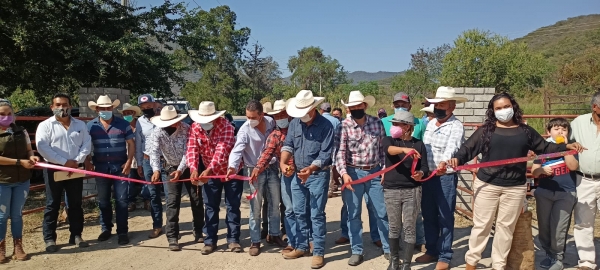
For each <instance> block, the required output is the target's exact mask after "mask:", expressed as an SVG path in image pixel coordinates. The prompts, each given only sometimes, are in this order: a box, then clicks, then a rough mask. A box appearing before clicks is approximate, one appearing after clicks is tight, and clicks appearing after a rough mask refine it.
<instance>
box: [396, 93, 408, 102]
mask: <svg viewBox="0 0 600 270" xmlns="http://www.w3.org/2000/svg"><path fill="white" fill-rule="evenodd" d="M396 101H404V102H408V103H410V97H409V96H408V94H406V93H404V92H400V93H397V94H395V95H394V102H396Z"/></svg>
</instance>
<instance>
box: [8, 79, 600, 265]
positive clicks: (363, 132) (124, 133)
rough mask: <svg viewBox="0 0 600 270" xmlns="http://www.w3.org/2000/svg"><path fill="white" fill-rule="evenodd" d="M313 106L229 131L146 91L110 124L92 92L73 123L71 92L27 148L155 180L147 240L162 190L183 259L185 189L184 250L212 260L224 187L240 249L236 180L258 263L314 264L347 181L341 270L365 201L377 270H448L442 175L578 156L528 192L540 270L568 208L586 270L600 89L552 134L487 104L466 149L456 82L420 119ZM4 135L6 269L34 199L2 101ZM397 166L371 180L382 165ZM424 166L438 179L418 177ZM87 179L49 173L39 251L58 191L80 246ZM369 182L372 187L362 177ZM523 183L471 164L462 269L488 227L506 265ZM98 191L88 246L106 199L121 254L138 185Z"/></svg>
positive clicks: (251, 113) (450, 219)
mask: <svg viewBox="0 0 600 270" xmlns="http://www.w3.org/2000/svg"><path fill="white" fill-rule="evenodd" d="M324 99H325V98H323V97H315V96H313V93H312V91H309V90H301V91H300V92H299V93H298V94H297V95H296V96H295V97H294V98H291V99H289V100H277V101H275V102H274V103H273V105H272V106H268V107H267V106H263V104H261V103H260V102H258V101H254V100H252V101H250V102H248V104H247V106H246V108H245V109H246V110H245V111H246V117H247V121H246V122H245V123H244V124H243V125H242V126H241V128H240V129H239V131H238V133H237V136H236V135H234V126H233V125H232V124H231V122H229V121H228V120H227V119H226V118H225V117H223V116H224V114H225V111H218V110H217V109H216V106H215V104H214V103H213V102H212V101H203V102H201V103H200V105H199V108H198V110H190V111H189V112H188V114H181V113H180V112H178V111H177V110H176V108H175V107H173V106H169V105H167V106H164V107H163V108H162V109H161V110H160V111H159V112H158V113H157V110H156V109H157V108H158V107H159V106H160V105H157V101H156V100H155V99H154V97H153V96H152V95H149V94H145V95H141V96H139V97H138V105H137V106H131V105H130V104H124V106H123V110H119V112H120V113H121V114H122V115H123V117H122V118H121V117H116V116H115V115H113V110H115V109H117V108H118V106H119V105H120V102H119V100H114V101H113V100H112V99H111V98H110V97H109V96H104V95H103V96H100V97H99V98H98V100H97V101H96V102H89V104H88V105H89V107H90V108H91V109H92V110H94V111H96V112H97V113H98V117H97V118H95V119H93V120H91V121H89V122H88V123H87V124H86V123H84V122H83V121H80V120H77V119H75V118H73V117H71V116H70V109H71V108H72V104H71V98H70V97H69V96H67V95H64V94H57V95H55V96H54V97H53V99H52V104H51V108H52V111H53V114H54V116H53V117H50V118H49V119H47V120H45V121H44V122H42V123H40V125H39V126H38V129H37V131H36V140H35V141H36V145H37V151H38V152H39V154H40V155H41V156H42V157H43V158H44V160H45V161H46V162H48V163H51V164H57V165H60V166H64V167H69V168H85V169H86V170H88V171H95V172H99V173H104V174H110V175H116V176H129V177H131V178H135V177H141V178H142V179H145V180H146V181H148V182H152V184H149V185H146V187H145V192H144V193H145V195H144V197H145V198H146V199H148V201H149V203H148V208H149V210H150V212H151V217H152V221H153V222H152V229H151V231H150V234H149V237H150V238H156V237H159V236H160V235H162V234H163V230H162V226H163V220H162V211H163V208H162V202H161V196H160V195H161V194H160V188H159V186H160V185H163V184H164V187H165V188H164V192H165V195H166V219H167V221H166V227H165V228H166V229H165V230H166V232H165V234H166V238H167V241H168V249H169V250H172V251H177V250H180V246H179V243H178V240H179V213H180V210H181V209H180V208H181V196H182V188H183V187H185V188H186V190H187V193H188V194H189V197H190V204H191V207H190V209H191V211H192V216H193V235H194V237H195V241H196V242H197V243H204V247H203V248H202V250H201V253H202V254H204V255H208V254H210V253H212V252H214V251H215V250H216V247H217V232H218V224H219V212H220V203H221V196H222V193H223V191H224V193H225V196H224V198H225V205H226V214H225V221H226V224H227V237H226V239H227V249H228V250H229V251H231V252H238V253H239V252H242V251H243V248H242V246H241V244H240V226H241V224H240V223H241V214H240V205H241V196H242V192H243V189H244V181H242V180H238V177H235V175H243V176H247V177H249V179H250V180H249V181H248V182H249V187H250V190H251V192H252V193H253V194H254V195H253V197H251V198H250V217H249V230H250V240H251V243H250V247H249V249H248V252H249V254H250V255H251V256H257V255H259V254H260V253H261V248H262V247H261V242H262V241H261V240H262V239H263V238H265V237H266V238H267V242H268V243H272V244H276V245H279V246H281V247H282V248H283V249H282V256H283V258H285V259H297V258H300V257H303V256H309V255H312V264H311V267H312V268H313V269H318V268H321V267H322V266H323V265H324V264H325V262H324V256H325V251H326V250H325V237H326V233H327V232H326V215H325V205H326V203H327V200H328V198H330V197H332V194H333V191H334V190H335V189H337V188H338V187H339V186H340V185H342V184H343V185H344V187H345V189H343V191H342V192H341V196H342V201H343V206H342V209H341V210H340V211H341V214H342V217H341V222H340V223H341V230H342V236H341V237H340V238H339V239H337V240H336V244H344V243H350V250H351V255H350V258H349V260H348V264H349V265H352V266H356V265H359V264H361V263H362V262H363V259H364V258H363V254H364V248H365V247H364V245H363V242H362V231H363V226H362V221H361V216H362V213H361V211H362V200H363V197H364V199H365V203H366V206H367V210H368V216H369V227H370V230H371V233H370V235H371V240H372V241H373V243H375V244H376V245H378V246H380V247H381V248H382V250H383V255H384V257H385V258H386V259H388V260H389V266H388V270H396V269H402V270H407V269H410V265H411V261H412V257H413V254H414V252H415V250H417V251H420V250H421V248H422V246H421V245H424V249H425V253H424V254H423V255H421V256H419V257H417V258H416V260H415V261H416V262H418V263H430V262H437V264H436V269H448V268H449V267H450V265H449V264H450V261H451V260H452V255H453V251H452V242H453V231H454V210H455V206H456V187H457V183H458V176H457V171H455V170H453V168H456V167H457V166H459V165H462V164H465V163H467V162H469V161H471V160H472V159H474V158H476V157H478V156H481V157H480V159H481V161H482V162H485V161H495V160H504V159H510V158H517V157H524V156H527V155H528V153H529V152H530V151H533V152H534V153H535V154H543V153H553V152H559V151H565V150H567V149H569V150H576V151H577V152H578V154H577V155H567V156H565V157H563V158H557V159H552V160H541V161H539V162H537V161H536V164H535V165H534V167H533V168H532V170H533V174H534V175H535V176H539V177H540V178H541V180H540V181H541V184H540V188H539V189H538V190H536V192H535V197H536V199H537V200H538V202H537V203H538V207H537V211H538V217H539V218H538V219H539V222H540V241H541V243H542V248H543V249H544V250H545V251H546V253H547V258H546V259H545V260H544V261H542V262H541V264H540V265H541V266H542V267H544V268H549V269H552V270H555V269H562V263H561V261H562V259H563V258H564V244H565V237H566V233H567V230H568V226H569V221H570V218H571V214H570V213H571V210H573V209H575V240H576V244H577V248H578V252H579V258H580V260H579V269H583V270H587V269H595V267H596V266H595V264H594V263H595V252H594V248H593V246H594V243H593V225H594V224H593V223H594V218H595V214H596V211H597V209H598V207H599V206H600V205H599V204H600V191H599V190H600V182H599V180H600V171H599V170H598V168H597V167H598V166H597V164H598V162H600V160H598V159H599V158H598V151H600V149H599V147H598V146H599V145H600V144H599V141H598V134H599V133H600V92H598V93H596V94H594V96H593V97H592V102H591V108H592V111H593V112H592V113H591V114H586V115H582V116H579V117H578V118H577V119H575V120H574V121H573V122H572V123H570V124H569V122H567V121H566V120H564V119H553V120H551V121H550V122H549V124H548V135H550V137H549V138H548V139H547V140H546V139H544V138H543V137H542V136H541V135H540V134H539V133H538V132H537V131H535V130H534V129H533V128H531V127H529V126H527V125H526V124H523V118H522V116H523V112H522V110H521V109H520V108H519V105H518V104H517V102H516V101H515V100H514V99H513V98H512V97H511V96H510V95H509V94H506V93H500V94H496V95H495V96H494V97H493V98H492V100H490V102H489V104H488V108H487V114H486V119H485V121H484V123H483V126H482V127H481V128H479V129H477V130H476V131H475V133H474V134H473V135H472V136H471V137H470V138H469V139H468V140H467V141H466V142H465V141H464V127H463V124H462V122H461V121H460V119H458V118H457V117H456V116H455V115H454V114H453V111H454V110H455V108H456V107H457V104H459V103H463V102H466V101H467V99H466V98H464V97H460V96H457V95H456V92H455V90H454V89H453V88H451V87H440V88H438V89H437V92H436V95H435V97H434V98H432V99H427V104H426V107H425V108H424V109H422V110H421V111H423V112H424V113H425V115H424V116H423V118H417V117H415V116H414V115H413V114H412V113H410V110H411V108H412V106H411V99H410V97H409V96H408V95H407V94H405V93H398V94H396V95H395V96H394V99H393V104H392V106H393V108H394V114H393V115H390V116H385V115H383V114H379V115H378V116H379V117H376V116H371V115H368V114H367V113H366V110H367V109H368V108H371V107H373V106H374V105H375V99H374V98H373V97H372V96H364V95H363V94H362V93H360V92H359V91H352V92H350V94H349V97H348V100H347V102H344V101H343V100H342V101H341V103H342V104H343V105H344V106H345V107H346V114H347V115H346V117H345V118H342V110H340V109H334V110H333V111H332V110H331V105H330V104H328V103H323V101H324ZM319 105H321V106H319ZM317 108H319V109H320V113H319V112H317ZM188 116H189V117H190V118H191V120H193V123H192V124H191V125H189V124H187V123H185V122H184V121H183V120H184V119H185V118H186V117H188ZM0 128H1V129H2V131H3V132H2V134H0V149H3V152H2V155H1V156H0V198H1V199H0V205H2V206H6V207H0V261H2V262H5V261H7V258H6V256H5V245H6V242H5V239H4V238H5V235H6V229H7V228H6V224H7V222H6V221H7V219H8V217H9V216H10V217H11V219H12V223H11V226H12V234H13V237H14V238H15V240H14V244H15V254H14V257H15V259H19V260H24V259H26V258H27V254H26V253H25V252H24V251H23V248H22V242H21V239H22V219H21V211H22V208H23V204H24V201H25V198H26V197H27V191H28V189H29V177H30V172H29V169H31V168H33V167H34V166H35V164H36V163H37V162H38V161H39V158H38V157H36V156H35V155H34V153H33V151H31V149H32V148H31V142H30V140H29V135H28V134H27V132H26V131H25V130H24V129H23V128H20V127H17V126H16V125H14V114H13V112H12V106H11V104H10V102H9V101H7V100H0ZM563 141H564V143H563ZM582 145H585V146H586V147H588V148H589V149H586V148H584V147H583V146H582ZM407 156H408V157H407ZM414 160H416V161H415V162H416V164H414V165H413V161H414ZM400 162H401V163H400ZM392 166H395V167H394V168H393V169H391V170H386V172H385V173H382V169H384V168H390V167H392ZM432 172H436V174H435V175H434V176H432V177H431V178H430V179H427V180H426V181H423V179H426V178H429V176H430V174H431V173H432ZM136 175H137V176H136ZM332 175H333V177H332ZM82 176H83V175H81V174H76V173H63V172H61V171H56V170H53V169H44V179H45V182H46V196H47V206H46V210H45V212H44V222H43V234H44V241H45V243H46V251H47V252H56V251H57V250H58V247H57V244H56V227H57V219H58V215H59V207H60V202H61V197H62V194H63V192H64V193H66V196H65V197H66V200H67V204H68V216H69V225H70V226H69V231H70V240H69V243H70V244H73V245H76V246H78V247H81V248H84V247H87V246H88V244H87V242H85V240H83V239H82V237H81V234H82V231H83V210H82V207H81V204H82V196H81V194H82V189H83V181H82ZM216 176H224V177H216ZM338 177H339V179H341V182H339V180H338ZM364 177H370V179H369V180H366V181H365V180H364V179H361V178H364ZM179 179H191V181H177V180H179ZM359 179H361V180H360V181H357V180H359ZM161 182H162V183H161ZM525 182H526V164H525V163H517V164H509V165H503V166H496V167H484V168H480V169H479V170H478V172H477V179H475V180H474V186H473V190H474V194H475V203H474V210H473V222H474V227H473V229H472V231H471V237H470V238H469V251H468V252H467V254H466V256H465V260H466V263H467V269H475V267H476V265H477V263H478V261H479V260H480V259H481V253H482V252H483V250H484V249H485V246H486V243H487V240H488V237H489V234H490V231H491V228H492V225H493V224H494V222H495V234H494V243H493V249H492V261H493V264H492V267H493V268H494V269H504V268H505V265H506V258H507V256H508V252H509V251H510V248H511V243H512V235H513V232H514V229H515V225H516V221H517V219H518V217H519V215H520V213H521V211H522V209H523V207H524V201H525V195H526V185H525ZM157 184H160V185H157ZM96 185H97V190H98V199H97V200H98V205H99V209H100V224H101V227H102V232H101V234H100V235H99V236H98V240H99V241H105V240H108V239H110V238H111V237H112V234H113V231H112V228H113V227H114V225H113V222H112V220H113V218H112V216H113V209H112V205H113V204H112V203H111V198H113V195H112V193H113V191H114V208H115V209H114V210H115V216H116V234H117V237H118V244H120V245H126V244H128V243H129V238H128V225H127V224H128V223H127V219H128V210H131V208H132V206H131V205H130V203H131V201H132V197H133V198H135V196H136V195H137V194H136V191H135V190H136V189H135V188H133V186H132V185H131V183H128V182H127V181H122V180H113V179H109V178H102V177H97V178H96ZM330 186H331V187H330ZM111 189H112V191H111ZM137 192H138V193H139V191H137ZM23 194H24V196H23ZM422 197H424V198H427V199H423V200H422ZM265 200H266V205H264V204H263V201H265ZM280 203H281V204H282V206H281V207H280ZM265 206H266V207H265ZM128 208H129V209H128ZM263 209H265V210H266V211H265V210H263ZM280 210H281V212H283V218H282V217H281V216H280V215H281V214H280ZM263 219H266V221H267V225H266V229H267V235H266V236H265V235H264V233H261V224H262V223H263V222H262V221H263ZM281 222H282V223H283V229H280V225H282V224H281ZM263 226H264V225H263Z"/></svg>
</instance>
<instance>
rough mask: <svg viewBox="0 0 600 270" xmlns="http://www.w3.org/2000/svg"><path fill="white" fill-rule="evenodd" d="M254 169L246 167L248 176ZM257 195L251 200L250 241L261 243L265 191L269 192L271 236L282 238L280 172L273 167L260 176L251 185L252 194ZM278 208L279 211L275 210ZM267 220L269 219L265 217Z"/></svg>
mask: <svg viewBox="0 0 600 270" xmlns="http://www.w3.org/2000/svg"><path fill="white" fill-rule="evenodd" d="M253 169H254V167H245V168H244V171H245V172H246V175H250V173H251V172H252V170H253ZM255 190H258V192H257V193H256V197H254V198H253V199H252V200H250V221H249V223H250V240H251V241H252V243H260V240H261V239H260V225H261V212H262V199H263V194H264V192H263V191H267V192H266V193H267V195H268V198H269V199H268V201H269V211H268V212H269V217H268V219H269V235H272V236H281V231H280V228H279V220H280V216H279V209H278V208H279V196H280V195H281V194H280V192H281V181H280V180H279V176H278V172H277V171H276V170H275V169H273V168H272V167H267V169H265V170H264V171H263V172H262V173H261V174H259V175H258V177H257V178H256V181H254V182H252V184H251V185H250V192H254V191H255ZM276 208H277V211H275V209H276ZM264 218H267V217H264Z"/></svg>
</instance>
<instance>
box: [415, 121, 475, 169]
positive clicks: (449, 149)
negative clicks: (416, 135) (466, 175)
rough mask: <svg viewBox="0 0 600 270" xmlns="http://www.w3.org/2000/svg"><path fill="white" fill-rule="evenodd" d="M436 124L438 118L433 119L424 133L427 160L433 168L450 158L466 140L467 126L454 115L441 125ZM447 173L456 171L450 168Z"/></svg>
mask: <svg viewBox="0 0 600 270" xmlns="http://www.w3.org/2000/svg"><path fill="white" fill-rule="evenodd" d="M436 124H437V119H435V118H433V119H431V121H429V123H428V124H427V128H426V129H425V134H424V135H423V143H424V144H425V149H427V162H428V163H429V164H428V165H429V168H431V170H434V169H436V168H437V166H438V165H439V164H440V163H441V162H442V161H444V162H445V161H448V160H450V159H451V158H452V156H454V154H456V152H458V149H459V148H460V146H461V145H462V144H463V142H464V141H465V137H464V135H465V128H464V126H463V124H462V122H461V121H460V120H458V119H456V117H455V116H454V115H452V116H450V117H449V118H448V120H446V122H444V123H442V124H441V125H440V126H439V127H438V126H437V125H436ZM447 173H454V171H453V170H452V169H451V168H448V171H447Z"/></svg>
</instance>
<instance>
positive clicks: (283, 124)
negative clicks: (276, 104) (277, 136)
mask: <svg viewBox="0 0 600 270" xmlns="http://www.w3.org/2000/svg"><path fill="white" fill-rule="evenodd" d="M275 123H277V126H278V127H279V128H287V127H288V126H289V125H290V121H289V120H288V119H287V118H283V119H279V120H275Z"/></svg>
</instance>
